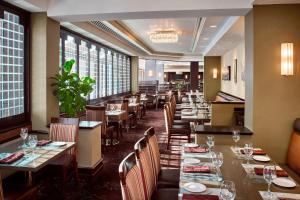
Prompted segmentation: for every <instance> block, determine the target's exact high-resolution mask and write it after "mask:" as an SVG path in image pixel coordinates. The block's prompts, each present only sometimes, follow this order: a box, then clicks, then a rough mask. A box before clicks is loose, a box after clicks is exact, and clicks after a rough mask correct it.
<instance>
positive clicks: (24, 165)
mask: <svg viewBox="0 0 300 200" xmlns="http://www.w3.org/2000/svg"><path fill="white" fill-rule="evenodd" d="M75 144H76V143H75V142H55V141H53V142H51V143H49V144H47V145H44V146H37V147H35V148H34V151H32V149H31V148H29V147H26V146H24V147H22V145H23V141H22V139H21V138H18V139H15V140H12V141H9V142H7V143H5V144H2V145H1V146H0V157H1V159H3V158H4V157H7V156H9V155H12V154H15V153H21V154H23V157H21V158H20V159H18V160H16V161H14V162H12V163H1V164H0V169H2V170H13V171H24V172H26V173H27V184H28V185H29V186H30V185H32V172H37V171H39V170H40V169H41V168H43V167H44V166H46V165H47V164H49V163H50V162H51V161H52V160H54V159H56V158H58V157H59V156H61V155H62V154H64V153H65V152H67V151H68V150H69V149H70V148H72V147H74V146H75Z"/></svg>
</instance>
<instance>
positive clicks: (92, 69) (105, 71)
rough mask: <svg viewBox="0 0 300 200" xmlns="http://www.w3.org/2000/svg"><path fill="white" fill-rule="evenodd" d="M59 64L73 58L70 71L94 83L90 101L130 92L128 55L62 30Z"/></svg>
mask: <svg viewBox="0 0 300 200" xmlns="http://www.w3.org/2000/svg"><path fill="white" fill-rule="evenodd" d="M60 35H61V40H60V45H59V46H60V51H59V52H60V62H61V63H64V62H65V61H66V60H70V59H74V60H75V61H76V62H75V66H74V67H73V69H72V71H73V72H78V73H79V76H80V77H84V76H90V77H91V78H93V79H95V80H96V85H95V86H94V91H93V92H92V93H91V94H90V96H89V100H93V99H98V98H102V97H106V96H111V95H116V94H120V93H123V92H129V91H130V86H128V84H130V80H127V78H130V76H129V75H130V67H131V66H130V63H128V61H129V60H130V59H129V56H127V55H125V54H123V53H120V52H118V51H115V50H113V49H111V48H108V47H105V46H103V45H102V44H100V43H98V42H95V41H93V40H91V39H89V38H86V37H84V36H81V35H79V34H76V33H74V32H70V31H68V30H66V29H65V28H63V27H62V28H61V34H60Z"/></svg>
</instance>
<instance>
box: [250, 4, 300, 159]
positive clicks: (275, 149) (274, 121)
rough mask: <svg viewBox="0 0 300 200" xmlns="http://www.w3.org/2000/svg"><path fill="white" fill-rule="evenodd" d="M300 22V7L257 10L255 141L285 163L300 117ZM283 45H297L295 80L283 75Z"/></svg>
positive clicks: (283, 6) (255, 23)
mask: <svg viewBox="0 0 300 200" xmlns="http://www.w3.org/2000/svg"><path fill="white" fill-rule="evenodd" d="M248 17H249V16H248ZM250 17H251V15H250ZM299 19H300V4H298V5H264V6H254V9H253V53H254V54H253V58H254V59H253V83H252V84H253V99H250V100H253V128H252V129H253V131H254V135H253V139H254V143H255V144H256V145H258V146H262V147H263V148H264V149H265V150H266V151H267V152H269V153H270V154H271V156H272V157H273V158H274V159H275V160H276V161H277V162H283V161H285V157H286V152H287V148H288V144H289V140H290V134H291V132H292V124H293V121H294V119H295V118H296V117H300V71H299V70H300V62H299V61H300V48H299V47H300V28H299V27H300V20H299ZM250 21H251V20H250ZM246 23H247V20H246ZM250 23H251V22H250ZM250 25H251V24H250ZM246 26H247V25H246ZM246 32H247V31H246ZM282 42H293V43H294V57H295V58H294V70H295V74H294V76H289V77H284V76H281V74H280V60H281V57H280V45H281V43H282ZM246 45H247V43H246ZM250 46H251V44H250ZM250 67H251V66H250ZM250 76H251V74H250ZM250 78H251V77H250ZM246 101H248V99H247V96H246ZM246 106H247V105H246ZM246 112H247V110H246ZM246 119H247V118H246ZM246 124H247V122H246Z"/></svg>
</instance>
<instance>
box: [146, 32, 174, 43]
mask: <svg viewBox="0 0 300 200" xmlns="http://www.w3.org/2000/svg"><path fill="white" fill-rule="evenodd" d="M150 40H151V41H152V42H153V43H176V42H178V33H177V32H176V31H155V32H152V33H150Z"/></svg>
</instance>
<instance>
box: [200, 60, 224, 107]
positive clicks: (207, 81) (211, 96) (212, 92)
mask: <svg viewBox="0 0 300 200" xmlns="http://www.w3.org/2000/svg"><path fill="white" fill-rule="evenodd" d="M214 68H217V69H218V76H217V78H216V79H214V78H213V69H214ZM220 71H221V57H220V56H205V57H204V97H205V99H206V100H208V101H213V100H215V97H216V95H217V93H218V92H219V91H220V89H221V76H220Z"/></svg>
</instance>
